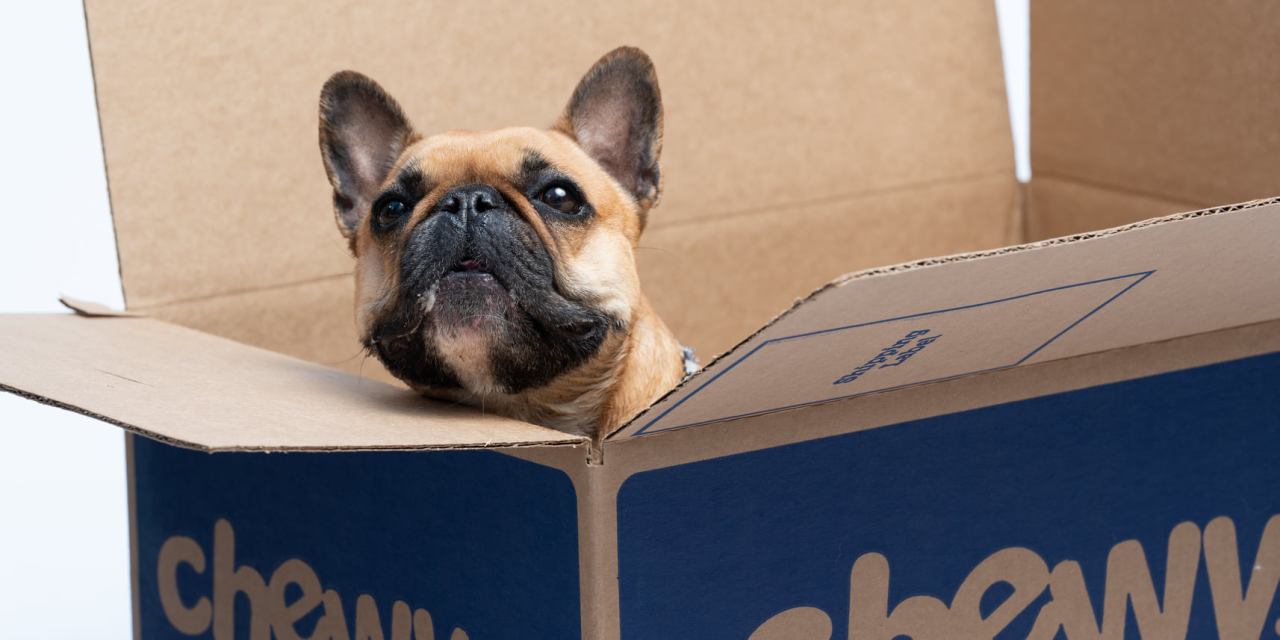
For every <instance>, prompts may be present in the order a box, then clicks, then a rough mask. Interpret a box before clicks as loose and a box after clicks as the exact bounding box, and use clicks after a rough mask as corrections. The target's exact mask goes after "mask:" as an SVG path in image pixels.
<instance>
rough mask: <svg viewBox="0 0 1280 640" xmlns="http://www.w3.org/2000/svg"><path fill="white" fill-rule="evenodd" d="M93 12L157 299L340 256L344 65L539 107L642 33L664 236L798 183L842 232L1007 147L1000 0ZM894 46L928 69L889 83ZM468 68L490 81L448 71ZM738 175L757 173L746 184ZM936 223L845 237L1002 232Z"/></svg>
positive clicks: (540, 112) (146, 301)
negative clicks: (322, 136) (537, 33)
mask: <svg viewBox="0 0 1280 640" xmlns="http://www.w3.org/2000/svg"><path fill="white" fill-rule="evenodd" d="M86 10H87V19H88V25H89V42H90V48H91V51H92V55H93V63H94V69H95V84H96V87H97V94H98V104H99V108H100V117H101V121H102V135H103V142H104V147H105V157H106V162H107V169H108V173H109V175H110V181H111V199H112V209H113V213H114V216H115V220H116V226H117V230H118V234H117V235H118V238H119V254H120V264H121V273H122V276H123V280H124V288H125V297H126V301H127V303H128V306H129V308H130V309H140V310H145V311H146V312H148V313H150V314H153V315H156V314H158V313H159V312H158V311H157V309H156V307H164V306H167V305H170V304H174V303H178V302H182V301H188V300H191V299H192V298H199V299H207V298H210V297H217V296H223V295H227V294H236V293H239V294H244V293H247V292H250V291H257V290H264V289H268V290H272V291H274V292H275V294H274V295H276V296H278V297H280V298H281V299H282V300H285V299H287V297H288V296H290V292H291V291H292V290H291V289H287V288H286V287H285V285H290V284H297V283H300V282H311V281H315V280H318V279H322V278H333V277H339V276H345V275H347V274H349V273H350V271H351V268H352V262H351V260H350V259H349V258H347V257H345V256H344V254H345V253H346V250H345V243H344V242H343V241H342V240H341V238H340V236H339V235H338V233H337V232H336V230H335V228H334V226H333V222H332V220H331V216H330V214H329V212H330V210H331V208H332V207H331V202H330V188H329V186H328V184H327V182H326V181H325V177H324V172H323V171H322V169H321V164H320V158H319V152H318V150H317V147H316V142H315V136H316V131H315V113H316V100H317V98H318V92H319V87H320V85H321V84H322V83H323V82H324V80H325V79H326V78H327V77H328V76H329V74H331V73H333V71H335V70H337V69H342V68H347V67H358V68H359V69H360V70H362V71H364V72H365V73H368V74H369V75H371V76H373V77H374V78H377V79H378V80H379V81H380V82H381V83H382V84H383V85H384V86H386V87H387V88H388V90H389V91H391V92H392V93H393V94H394V95H395V96H396V97H397V99H398V100H400V101H401V103H402V104H404V106H405V108H406V110H407V112H408V113H409V114H410V115H411V117H412V118H413V119H414V121H415V124H416V125H417V126H418V128H419V129H421V130H423V131H425V132H433V131H440V130H444V129H446V128H447V129H459V128H462V129H466V128H491V127H496V126H511V125H517V124H530V125H537V126H546V125H549V124H550V123H551V121H552V120H553V119H554V118H555V117H556V116H557V115H558V114H559V113H560V110H561V109H562V108H563V106H564V103H565V102H566V101H567V100H568V98H569V94H570V92H571V91H572V90H573V86H574V84H575V83H576V82H577V79H578V78H579V77H580V76H581V74H582V73H583V72H585V71H586V69H587V68H589V67H590V65H591V63H592V62H593V61H594V60H595V59H596V58H597V57H598V56H599V55H600V54H601V53H602V52H604V51H608V50H609V49H612V48H613V47H615V46H617V45H618V43H620V42H626V43H630V44H634V45H637V46H640V47H643V48H644V49H645V50H647V51H648V52H649V53H650V54H651V55H652V56H653V58H654V60H655V62H656V64H657V66H658V69H659V72H660V74H661V81H662V93H663V100H664V103H665V105H666V109H667V111H668V112H669V113H672V114H680V115H679V117H672V118H668V122H667V123H666V136H665V143H664V149H663V175H664V185H665V189H664V194H663V199H662V204H661V205H660V207H659V208H658V209H657V210H655V212H654V215H653V217H652V220H653V224H652V230H653V231H654V232H655V233H654V234H653V237H650V238H647V239H646V242H647V243H648V244H649V245H651V246H654V247H655V250H656V251H668V252H671V251H676V250H678V247H679V244H678V242H676V241H674V240H667V241H665V242H664V241H663V240H662V238H660V237H658V233H657V230H659V229H661V228H663V227H664V226H665V225H669V224H671V225H676V224H688V223H689V222H691V221H694V220H710V219H724V218H730V217H735V218H738V219H739V222H741V219H743V218H752V217H755V216H761V215H764V216H767V215H769V214H770V213H771V212H772V213H774V215H773V217H775V218H776V217H778V215H777V213H776V212H786V211H787V210H788V209H792V208H795V207H796V206H805V205H814V204H821V205H824V206H826V207H829V209H828V210H829V211H830V212H831V213H828V214H826V215H825V216H823V217H820V218H818V219H814V220H812V225H811V226H810V227H809V230H810V231H811V232H812V233H813V234H814V237H819V236H821V235H824V234H826V233H841V232H844V230H847V229H848V228H850V224H849V221H848V220H845V219H842V218H841V217H838V216H836V215H834V214H848V215H850V216H854V217H856V212H857V211H858V210H859V209H860V207H859V206H858V204H857V203H858V198H859V197H860V196H864V195H866V194H877V193H883V192H894V191H897V192H909V191H912V190H914V189H915V188H916V187H919V186H922V185H927V184H932V183H954V182H963V181H965V180H967V179H970V178H976V177H990V176H993V175H999V176H1002V177H1004V178H1008V177H1009V176H1011V172H1012V167H1013V164H1012V156H1011V154H1010V150H1011V149H1012V142H1011V141H1010V140H1011V139H1010V134H1009V124H1008V117H1007V109H1006V106H1005V98H1004V90H1003V82H1002V78H1001V76H1000V50H999V42H998V41H997V40H994V39H992V37H991V34H992V33H993V32H992V31H991V28H992V25H993V24H994V9H993V7H992V6H991V5H990V3H989V2H983V1H981V0H964V1H959V2H949V3H946V4H944V5H940V6H939V7H937V9H936V10H935V11H932V12H929V13H928V14H927V15H924V14H920V13H918V12H912V11H907V10H904V9H903V8H902V7H901V6H900V5H899V3H896V2H892V1H891V0H881V1H877V2H861V3H857V4H848V3H839V2H824V3H821V4H820V5H810V6H808V7H806V8H805V9H804V10H799V11H797V10H796V9H795V8H793V7H787V6H783V5H780V4H777V3H766V2H753V3H749V4H745V5H744V4H741V3H735V4H715V3H686V2H677V1H675V0H665V1H662V2H656V3H647V4H644V5H634V6H631V5H628V6H623V5H617V6H610V7H608V8H603V9H602V8H599V7H596V5H595V3H591V2H576V3H570V4H567V5H566V4H564V3H563V2H554V3H547V2H543V3H523V4H518V3H509V2H481V3H475V2H470V3H466V4H465V5H457V6H450V5H448V4H445V3H432V4H427V5H415V6H412V7H409V6H406V5H405V4H403V3H400V2H374V3H364V2H359V3H357V2H340V1H326V2H321V3H315V2H270V3H247V4H241V5H238V6H235V7H223V6H207V7H179V6H174V5H172V4H171V3H165V2H144V3H118V2H99V1H96V0H90V1H89V2H87V3H86ZM552 16H555V18H554V22H553V23H550V24H553V25H554V26H553V28H554V29H555V30H556V31H557V32H564V33H569V32H572V33H573V34H574V37H573V38H569V39H566V38H546V37H534V36H533V35H532V33H531V32H530V30H529V25H533V24H542V23H546V21H548V20H552ZM471 25H483V29H482V30H483V32H484V37H485V38H486V39H488V40H490V41H492V42H502V43H503V46H501V47H475V46H473V44H474V42H473V38H474V33H475V29H473V28H472V26H471ZM728 25H732V27H731V28H726V27H727V26H728ZM476 28H479V27H476ZM281 33H289V34H291V36H290V37H284V38H282V37H279V34H281ZM460 51H466V52H467V54H466V55H465V56H460V55H458V52H460ZM904 61H905V63H906V64H909V65H910V66H911V67H913V68H918V69H921V70H927V75H928V77H929V78H930V80H929V81H923V80H924V76H921V77H920V80H921V81H916V80H915V79H914V78H911V79H908V80H907V81H904V76H903V75H902V74H901V73H899V69H900V68H901V67H899V66H898V65H900V64H903V63H904ZM798 68H799V69H803V70H804V72H803V73H797V72H796V70H797V69H798ZM476 78H483V79H484V83H483V90H474V91H471V90H462V89H460V87H469V86H474V84H475V83H474V80H475V79H476ZM228 96H235V99H228ZM849 149H864V150H867V152H866V153H859V154H849V153H847V150H849ZM214 150H216V152H214ZM744 183H750V184H752V185H753V188H752V189H751V190H750V191H749V192H746V191H743V190H742V189H741V185H742V184H744ZM903 197H904V198H907V199H910V198H911V197H912V196H911V195H909V194H905V193H904V196H903ZM1006 214H1009V215H1011V212H1010V211H995V212H993V213H992V214H991V215H995V216H1003V215H1006ZM944 222H951V223H952V228H950V229H940V228H935V229H934V230H933V231H931V233H930V234H929V236H930V237H931V238H934V239H935V240H934V244H933V246H928V247H921V248H917V247H904V246H902V243H900V242H898V241H897V240H896V238H897V237H898V236H897V234H895V233H892V232H890V230H888V229H886V233H884V234H876V235H877V237H876V238H874V239H872V238H867V239H866V240H864V241H862V242H860V243H859V245H862V246H866V247H876V246H881V242H880V241H884V242H886V243H888V246H896V247H897V250H895V251H889V250H881V251H877V252H876V254H877V255H876V258H875V259H876V262H875V263H876V264H884V263H885V262H898V261H902V260H906V259H910V258H915V257H920V256H922V255H927V254H924V253H921V251H922V250H923V251H929V252H932V253H937V252H943V253H954V252H957V251H964V250H970V249H974V248H978V247H980V246H983V247H989V246H999V245H1001V244H1005V243H1007V242H1008V241H1009V240H1010V239H1009V238H1006V237H1004V236H1003V235H1001V234H1000V233H998V232H997V233H991V234H987V235H986V236H983V237H980V238H979V239H980V240H981V244H975V242H974V240H973V234H972V232H971V231H970V229H971V227H970V225H966V224H961V223H959V221H958V220H956V218H955V217H954V216H952V217H950V218H942V220H941V221H938V222H936V223H935V224H938V225H941V224H943V223H944ZM766 224H767V223H766ZM673 233H678V232H673ZM666 237H667V238H668V239H670V238H671V234H667V236H666ZM953 237H955V238H956V239H955V240H954V242H953V241H952V238H953ZM655 238H656V239H655ZM935 247H936V249H937V250H936V251H935V250H934V249H935ZM700 253H701V252H695V253H694V255H695V256H697V255H698V254H700ZM695 260H696V257H695ZM693 266H695V267H697V266H698V265H693ZM848 270H849V267H847V266H846V267H840V266H835V265H831V266H827V267H826V268H822V269H813V270H811V271H810V272H808V273H806V274H804V276H803V277H802V279H800V280H799V281H798V282H797V283H795V285H793V286H794V287H795V288H794V291H793V292H792V294H791V298H783V299H782V300H781V302H778V301H777V300H776V298H774V299H768V298H767V299H766V300H765V301H763V302H760V303H756V302H754V301H749V300H748V301H746V304H745V306H744V307H742V308H740V309H735V312H738V313H745V314H748V315H746V316H745V317H747V318H749V319H750V321H751V322H753V323H754V325H753V326H758V325H759V324H761V323H763V322H765V321H766V320H768V319H769V318H770V317H771V316H772V315H773V314H775V313H777V312H778V311H781V310H782V309H783V308H785V307H786V305H787V304H788V303H789V302H790V301H791V299H792V298H794V297H795V296H796V295H802V294H803V293H804V292H805V291H806V289H807V288H811V287H812V286H816V285H818V284H821V282H823V281H825V280H827V279H830V278H832V277H835V276H836V275H839V274H840V273H843V272H845V271H848ZM702 273H704V274H705V278H706V280H707V281H708V282H710V283H712V286H715V287H718V288H721V289H728V288H730V287H735V288H736V287H737V284H738V283H737V282H735V281H733V280H730V279H729V278H730V277H731V276H730V275H729V274H728V273H727V272H723V271H719V270H716V271H712V270H711V269H702ZM642 277H643V278H644V281H645V286H646V288H647V289H649V290H652V291H662V290H666V289H672V290H674V291H677V292H678V293H677V294H676V295H684V294H686V293H687V294H690V295H697V294H698V293H701V292H700V291H697V290H695V291H687V292H686V291H684V290H683V289H682V286H681V284H682V282H683V281H685V280H686V278H685V277H684V273H683V272H682V273H676V272H672V271H670V270H663V269H661V268H657V267H655V266H654V263H653V262H652V261H651V262H649V263H648V264H647V265H646V266H645V268H644V273H642ZM758 290H763V289H756V288H753V289H751V290H748V291H743V292H741V295H743V296H747V297H748V298H749V297H750V296H751V295H753V292H754V291H758ZM667 306H668V307H672V306H674V305H667ZM279 309H280V312H281V313H289V309H290V306H289V305H288V304H287V303H286V304H281V305H280V307H279ZM308 311H310V309H299V310H298V311H297V312H296V313H292V315H290V316H289V318H288V322H287V324H288V325H289V326H302V325H306V324H309V323H311V322H312V321H313V317H312V316H311V315H309V314H308ZM255 317H256V316H255V315H253V314H247V315H244V316H231V317H228V318H226V319H221V320H219V321H217V322H216V323H214V324H211V323H209V322H207V321H204V316H202V317H201V318H194V317H191V316H190V315H189V314H185V313H177V314H175V315H174V318H175V320H177V321H179V322H182V323H191V324H193V326H201V327H202V328H205V327H209V328H214V329H216V330H218V331H219V332H224V331H225V333H222V335H232V336H234V337H237V338H250V339H254V338H257V336H254V335H252V333H251V332H252V330H244V329H241V328H240V327H237V326H234V325H235V324H236V323H241V324H252V323H253V322H256V320H255V319H254V318H255ZM702 323H706V324H702ZM672 324H673V329H674V330H675V331H676V332H677V333H678V334H679V335H690V336H694V338H685V340H687V341H691V342H693V343H694V345H695V347H697V348H699V349H701V350H702V351H716V350H718V349H721V348H724V347H725V346H727V344H726V343H725V342H724V341H723V340H714V339H711V338H706V337H705V336H708V335H718V332H719V331H720V330H722V329H726V327H721V326H717V323H716V322H715V320H707V319H705V317H704V319H702V320H699V319H697V318H694V317H681V318H680V319H679V322H673V323H672ZM733 328H735V329H736V328H737V327H733ZM743 328H745V329H749V328H750V327H749V326H748V327H743ZM736 337H737V336H730V338H729V339H730V340H732V339H735V338H736ZM254 344H258V345H259V346H266V347H269V348H277V349H278V348H281V346H282V344H281V342H280V341H274V342H272V341H258V342H254ZM287 350H289V351H290V353H294V354H295V355H301V356H302V357H306V358H308V359H313V360H327V359H328V358H329V356H331V355H332V354H331V353H329V352H328V351H327V350H326V349H324V348H323V347H321V346H318V345H312V344H309V343H306V342H303V341H299V342H296V343H292V344H291V349H287Z"/></svg>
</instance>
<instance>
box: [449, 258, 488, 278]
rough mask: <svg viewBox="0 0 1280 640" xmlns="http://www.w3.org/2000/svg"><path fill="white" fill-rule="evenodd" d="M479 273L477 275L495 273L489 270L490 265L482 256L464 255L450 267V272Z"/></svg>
mask: <svg viewBox="0 0 1280 640" xmlns="http://www.w3.org/2000/svg"><path fill="white" fill-rule="evenodd" d="M456 273H460V274H477V275H493V274H492V273H491V272H490V271H489V266H488V265H487V264H485V262H484V261H483V260H481V259H480V258H474V257H471V256H464V257H463V258H462V259H461V260H459V261H457V262H455V263H454V265H453V266H452V267H450V268H449V274H456Z"/></svg>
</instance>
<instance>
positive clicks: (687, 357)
mask: <svg viewBox="0 0 1280 640" xmlns="http://www.w3.org/2000/svg"><path fill="white" fill-rule="evenodd" d="M680 357H681V358H682V362H681V366H682V367H683V368H684V379H685V380H688V379H689V376H691V375H693V374H695V373H697V372H698V368H699V367H698V356H696V355H694V354H693V349H691V348H689V347H686V346H681V347H680Z"/></svg>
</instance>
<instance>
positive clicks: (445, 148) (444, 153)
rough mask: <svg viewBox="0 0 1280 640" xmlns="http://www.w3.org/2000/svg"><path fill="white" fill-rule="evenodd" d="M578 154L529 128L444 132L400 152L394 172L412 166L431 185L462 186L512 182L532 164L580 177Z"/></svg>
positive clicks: (559, 139)
mask: <svg viewBox="0 0 1280 640" xmlns="http://www.w3.org/2000/svg"><path fill="white" fill-rule="evenodd" d="M585 159H587V158H586V155H585V154H584V153H583V152H582V150H581V149H580V148H579V147H578V146H577V145H576V144H574V143H573V141H571V140H569V139H568V138H567V137H566V136H564V135H563V134H560V133H556V132H553V131H544V130H541V129H535V128H532V127H512V128H508V129H497V130H492V131H449V132H446V133H440V134H436V135H433V136H430V137H427V138H424V139H422V140H419V141H417V142H415V143H414V144H412V145H410V146H409V147H408V148H407V149H405V151H404V153H403V154H401V157H400V160H399V162H398V163H397V165H398V166H397V169H404V168H407V167H415V168H417V169H418V170H419V171H421V172H423V173H424V174H427V175H428V176H429V177H430V180H431V182H433V183H436V184H454V183H460V182H466V181H473V180H479V181H494V180H504V181H514V180H518V179H519V178H520V176H521V174H522V173H523V172H527V171H529V170H530V169H531V168H532V167H531V165H539V164H550V165H552V166H554V167H556V168H557V169H560V170H561V171H565V172H568V173H579V172H581V171H582V170H583V169H584V167H583V162H582V161H583V160H585Z"/></svg>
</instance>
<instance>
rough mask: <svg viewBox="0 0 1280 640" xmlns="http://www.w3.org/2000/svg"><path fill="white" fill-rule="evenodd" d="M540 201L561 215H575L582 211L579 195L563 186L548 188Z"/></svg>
mask: <svg viewBox="0 0 1280 640" xmlns="http://www.w3.org/2000/svg"><path fill="white" fill-rule="evenodd" d="M538 199H539V200H542V202H544V203H545V204H546V205H547V206H549V207H551V208H552V209H555V210H556V211H559V212H560V213H567V214H575V213H578V212H579V211H581V210H582V201H581V200H579V199H578V196H577V194H575V193H574V192H573V191H572V190H570V189H569V188H568V187H566V186H565V185H562V184H553V185H551V186H550V187H547V189H546V191H543V192H542V195H541V196H539V198H538Z"/></svg>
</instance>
